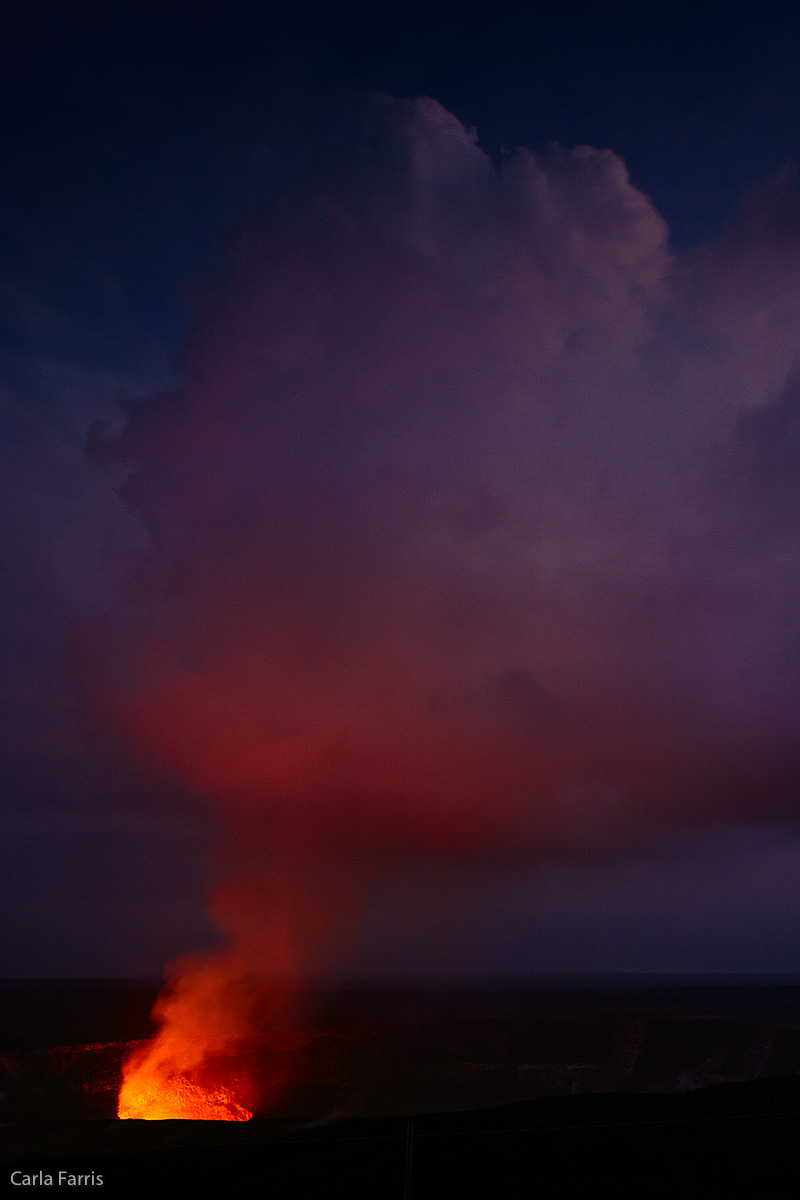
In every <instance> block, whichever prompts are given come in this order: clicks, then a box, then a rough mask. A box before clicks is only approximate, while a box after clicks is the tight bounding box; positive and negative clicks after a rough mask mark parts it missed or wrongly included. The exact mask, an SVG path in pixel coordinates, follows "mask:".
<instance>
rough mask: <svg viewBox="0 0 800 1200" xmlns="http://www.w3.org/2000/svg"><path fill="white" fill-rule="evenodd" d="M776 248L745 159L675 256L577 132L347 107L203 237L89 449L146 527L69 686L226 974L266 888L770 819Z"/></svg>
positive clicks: (783, 683)
mask: <svg viewBox="0 0 800 1200" xmlns="http://www.w3.org/2000/svg"><path fill="white" fill-rule="evenodd" d="M798 240H800V202H799V201H798V197H797V194H796V192H795V191H794V189H793V185H792V183H791V180H789V179H788V178H786V177H781V178H779V179H777V180H775V181H772V182H770V183H768V184H765V185H763V186H762V187H761V188H759V189H756V190H755V191H754V192H753V193H752V194H751V195H750V196H749V198H748V199H747V201H746V203H745V204H744V206H743V209H742V212H741V215H740V216H739V218H737V220H736V221H735V222H734V223H733V224H732V225H731V227H730V229H729V230H728V232H727V233H726V234H725V235H724V236H723V237H722V238H721V239H720V241H719V242H718V243H716V244H715V245H712V246H708V247H705V248H703V249H702V250H700V251H697V252H695V253H693V254H691V255H689V256H686V257H684V258H676V257H675V256H674V255H673V254H672V253H671V252H670V248H669V243H668V231H667V229H666V227H665V223H664V221H663V220H662V218H661V217H660V216H659V214H658V213H657V212H656V211H655V209H654V208H653V206H652V204H651V203H650V201H649V200H648V199H647V197H645V196H644V195H642V194H641V193H640V192H639V191H638V190H637V189H636V188H635V187H634V186H633V185H632V184H631V182H630V180H629V178H628V175H627V172H626V169H625V166H624V163H623V162H622V161H621V160H620V159H619V158H618V157H617V156H616V155H615V154H613V153H612V152H611V151H608V150H596V149H592V148H590V147H577V148H575V149H573V150H570V151H563V150H560V149H554V150H553V151H552V152H551V153H550V154H549V155H547V156H545V157H537V156H536V155H534V154H532V153H529V152H528V151H526V150H520V151H518V152H517V153H516V154H515V155H513V156H511V157H510V158H509V159H508V161H507V162H505V163H504V164H503V166H502V168H501V169H499V170H498V169H496V168H495V166H494V165H493V164H492V163H491V161H490V160H489V159H488V157H487V156H486V155H485V154H484V153H483V151H482V150H481V149H480V147H479V145H478V144H477V141H476V137H475V135H474V134H473V133H470V132H468V131H467V130H465V129H464V128H463V126H462V125H461V124H460V123H459V122H458V121H457V120H456V119H455V118H454V117H453V116H451V115H450V114H449V113H447V112H445V111H444V110H443V109H442V108H441V107H440V106H439V105H438V104H436V103H435V102H434V101H432V100H424V99H423V100H415V101H399V102H398V101H392V100H389V99H383V98H381V99H378V100H376V101H375V102H374V104H373V106H372V108H371V110H370V112H369V113H368V115H367V118H366V121H365V130H364V136H363V137H362V139H361V140H360V141H359V142H358V144H357V145H354V146H353V147H351V148H350V149H348V150H347V151H346V152H340V153H339V154H338V157H336V158H335V160H334V161H332V162H331V163H329V164H328V165H327V167H326V169H325V170H320V171H319V172H318V173H317V174H316V175H315V176H314V178H313V179H309V180H307V181H306V183H305V185H303V186H301V187H300V186H299V187H297V188H296V189H295V190H294V191H293V192H291V193H290V194H285V195H282V196H281V197H279V198H276V199H274V200H273V201H272V202H271V203H270V204H269V205H266V206H265V207H264V208H263V209H262V210H260V211H258V212H257V213H255V214H254V215H253V216H252V217H251V218H248V219H246V220H245V221H244V222H243V223H242V224H241V226H240V228H238V229H237V230H236V231H235V232H234V233H232V234H231V235H229V237H228V239H227V245H226V250H225V260H224V265H223V266H222V267H221V269H220V277H219V279H218V280H217V281H216V283H214V284H213V285H211V286H209V287H207V288H206V289H205V290H200V291H198V293H197V295H196V297H195V301H194V327H193V332H192V334H191V337H190V339H189V341H188V344H187V345H186V347H185V350H184V353H183V359H182V368H183V370H184V372H185V382H184V383H183V384H182V385H181V386H180V387H179V388H177V389H176V390H174V391H171V392H169V393H165V394H160V395H157V396H153V397H151V398H149V399H148V400H147V401H145V402H143V403H141V404H138V405H137V406H135V407H133V408H131V411H130V416H129V420H128V424H127V427H126V429H125V430H124V431H123V432H122V433H121V434H120V435H119V436H117V437H114V438H106V437H104V435H103V432H102V430H96V431H95V433H94V435H93V438H92V453H93V455H94V456H95V458H96V459H98V460H104V461H107V462H114V463H116V464H122V465H123V466H124V467H125V468H127V469H129V470H130V476H129V478H128V482H127V483H126V484H125V486H124V490H123V495H124V498H125V500H126V501H127V503H128V505H129V506H130V508H131V509H132V510H133V511H134V512H135V513H136V514H137V516H138V518H139V519H140V520H141V522H142V524H143V527H144V528H145V529H146V531H147V533H148V538H149V546H148V549H147V551H146V552H144V553H143V554H133V555H132V556H130V557H129V558H128V559H127V560H126V564H127V565H125V566H124V568H123V569H121V571H120V578H119V580H118V597H119V600H118V603H117V604H116V605H115V608H114V611H113V613H111V614H110V615H109V617H108V620H107V621H106V622H105V624H104V626H103V628H102V629H101V630H100V631H98V630H97V629H96V628H95V629H93V631H92V639H93V641H94V642H95V645H96V646H98V647H99V650H98V651H97V652H96V654H95V669H94V684H93V686H94V687H95V689H96V694H97V695H98V697H99V698H100V702H101V706H102V707H103V708H104V710H105V712H106V713H107V714H108V716H109V719H110V720H112V721H113V722H114V723H115V724H116V725H117V726H118V727H120V728H122V729H123V730H124V731H125V733H126V736H127V737H128V739H129V740H130V742H131V744H132V745H133V746H134V747H135V748H136V749H137V751H138V752H139V753H140V754H141V755H142V756H144V757H145V758H147V759H148V760H150V761H155V762H157V763H159V764H160V765H161V766H162V767H164V768H166V769H168V770H169V771H171V772H173V773H174V774H176V775H177V776H179V777H180V778H181V780H182V781H183V782H184V783H188V784H189V785H190V786H191V787H192V788H194V789H196V790H197V791H199V792H201V793H202V794H204V795H206V796H208V797H210V798H211V799H212V802H213V803H214V805H215V807H216V809H217V811H218V812H219V813H220V814H221V817H222V820H223V823H224V824H225V825H226V826H227V828H228V830H229V836H230V848H229V861H230V863H233V864H234V866H233V867H231V869H230V871H229V874H228V877H229V879H232V880H235V881H236V882H235V883H233V884H231V885H226V888H227V890H225V889H223V891H222V892H221V893H220V896H223V897H227V899H225V900H224V901H223V900H218V907H220V908H221V909H222V910H224V915H223V917H222V918H221V921H222V923H223V924H227V927H228V928H230V929H231V930H233V931H234V943H235V944H237V945H239V946H240V947H241V946H242V945H245V944H247V943H249V944H250V946H251V948H254V947H258V950H257V953H256V951H255V950H253V953H252V954H251V955H250V960H251V965H252V960H254V958H257V959H258V961H265V958H268V957H269V955H268V954H267V952H266V951H265V949H264V945H265V943H264V923H263V920H262V918H260V917H259V916H258V912H259V911H260V906H262V907H263V904H262V900H261V899H259V897H261V896H263V895H264V894H267V893H269V894H273V898H274V886H276V885H274V880H275V879H283V881H284V884H283V885H281V887H282V888H283V890H282V891H281V895H283V896H285V895H287V894H289V893H290V892H291V891H292V887H294V884H292V887H290V886H289V883H288V882H287V881H288V880H289V879H290V878H291V879H292V880H294V881H295V883H296V881H297V880H298V879H301V878H302V879H303V880H304V882H303V883H302V885H297V886H298V887H299V891H298V893H297V894H298V895H300V894H303V895H305V894H306V893H305V892H304V889H306V888H307V887H308V886H311V890H312V891H313V885H309V883H308V881H309V880H313V879H316V880H324V882H323V883H320V885H319V886H320V895H322V894H323V893H324V895H325V897H326V898H325V900H324V901H321V902H320V903H321V905H322V907H328V908H329V909H331V910H336V911H339V909H340V908H341V904H340V901H339V899H334V898H333V897H334V896H336V895H338V889H339V883H338V882H337V874H341V872H340V871H339V867H340V865H341V863H342V862H344V861H347V863H348V864H350V865H349V867H348V870H350V871H351V872H352V875H353V877H354V878H356V877H357V876H358V873H359V871H360V870H361V869H362V868H363V864H365V863H368V862H369V861H370V860H372V861H374V859H375V856H385V855H397V854H402V853H404V852H405V851H407V850H413V851H414V852H415V853H418V852H419V851H422V852H430V853H433V854H437V855H442V854H446V855H450V854H457V855H463V854H469V855H478V856H481V855H517V854H519V853H523V854H531V853H534V854H535V853H547V854H552V853H558V854H563V853H567V854H571V853H576V854H581V855H583V854H585V853H587V852H592V853H594V852H596V851H597V849H598V848H602V847H603V846H604V845H618V844H619V843H620V842H622V843H624V842H626V841H627V840H629V839H632V838H635V837H637V836H638V835H639V834H641V833H643V832H645V831H647V830H649V829H653V828H656V827H659V826H663V825H665V824H667V825H672V824H678V825H680V824H684V823H691V822H693V821H708V820H709V819H712V820H715V819H723V820H725V819H730V820H732V821H740V820H742V819H744V820H752V819H756V820H757V819H762V818H770V817H775V816H780V815H782V814H786V813H788V812H789V811H791V809H792V807H793V806H794V805H795V804H796V799H795V796H796V792H797V784H798V782H800V762H799V761H798V754H797V750H796V721H797V714H798V706H799V704H800V657H798V648H799V647H800V641H798V634H800V618H798V615H797V614H798V612H799V611H800V608H799V607H798V603H797V601H798V599H800V572H799V571H798V555H797V549H796V547H797V539H796V535H797V532H798V529H797V519H796V517H795V515H794V514H795V510H796V506H797V497H798V475H797V469H796V467H795V450H796V437H797V435H796V433H795V427H796V425H797V415H796V412H797V405H798V397H799V396H800V392H798V390H797V384H796V382H795V380H796V376H797V367H798V357H799V356H800V338H799V337H798V332H799V331H800V321H799V320H798V318H799V317H800V308H799V305H800V268H798V267H797V263H798V262H800V257H798V255H797V248H798V247H797V243H798ZM355 863H358V864H361V865H359V866H358V867H356V866H355V865H354V864H355ZM235 864H238V865H235ZM287 864H289V865H287ZM284 885H285V886H284ZM270 889H272V891H270ZM342 903H343V902H342ZM280 908H281V905H280V903H278V902H277V901H275V903H274V905H273V911H278V910H279V909H280ZM313 908H314V905H313V904H311V903H309V902H308V901H307V898H306V899H302V900H298V902H297V904H296V905H295V910H294V911H295V913H296V914H297V913H300V912H302V913H303V920H302V921H301V922H300V925H301V926H302V929H300V926H299V925H298V922H297V920H296V919H295V918H292V919H291V920H287V922H286V927H288V926H289V925H293V926H296V927H297V929H299V932H297V929H296V930H295V934H292V937H293V938H294V940H295V941H296V942H297V943H303V944H306V943H310V942H313V941H314V936H315V935H313V933H312V932H309V929H310V927H311V926H313V925H314V921H313V920H311V919H310V918H309V916H308V914H309V912H311V911H312V910H313ZM243 913H247V914H249V915H247V916H246V917H243V916H242V914H243ZM259 921H261V925H260V929H261V932H260V933H258V934H256V933H254V932H253V930H254V929H255V927H256V926H258V925H259ZM245 928H246V929H247V930H249V931H250V932H248V933H243V932H242V930H243V929H245ZM270 928H271V927H270ZM269 936H270V937H271V936H272V933H270V934H269ZM271 944H273V943H271ZM279 957H280V956H279ZM246 958H247V955H245V959H246ZM243 962H244V959H242V960H241V961H240V962H239V967H241V966H242V963H243Z"/></svg>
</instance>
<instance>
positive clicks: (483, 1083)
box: [0, 981, 800, 1200]
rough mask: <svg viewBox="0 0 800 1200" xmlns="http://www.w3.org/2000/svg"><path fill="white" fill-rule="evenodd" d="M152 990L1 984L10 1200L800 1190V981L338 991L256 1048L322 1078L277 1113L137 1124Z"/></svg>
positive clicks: (544, 1196)
mask: <svg viewBox="0 0 800 1200" xmlns="http://www.w3.org/2000/svg"><path fill="white" fill-rule="evenodd" d="M153 994H154V993H153V988H146V987H142V988H140V989H132V988H130V987H125V988H112V987H106V988H105V989H99V988H97V987H92V988H90V987H85V988H83V989H82V990H81V989H79V988H75V987H73V988H71V989H68V990H63V989H61V990H53V989H52V988H51V989H47V988H43V987H41V986H40V987H37V988H31V987H28V988H27V989H26V988H24V987H21V986H17V987H15V988H7V989H5V990H4V991H2V992H0V1028H1V1029H2V1035H0V1072H1V1073H0V1092H2V1099H0V1104H2V1109H1V1110H0V1112H1V1113H2V1115H0V1120H2V1121H3V1122H4V1125H3V1127H2V1129H0V1160H2V1165H0V1179H2V1180H3V1183H4V1185H5V1186H6V1188H7V1190H8V1192H9V1194H17V1195H30V1194H31V1193H30V1189H31V1188H36V1189H37V1191H36V1194H42V1190H43V1189H44V1188H47V1189H48V1190H47V1191H46V1192H45V1193H44V1194H46V1195H53V1194H55V1193H56V1190H57V1189H58V1180H59V1171H63V1172H66V1173H67V1177H68V1176H73V1177H80V1176H84V1182H83V1183H81V1184H80V1185H78V1184H74V1185H72V1186H70V1185H68V1184H67V1183H66V1182H65V1183H64V1184H63V1185H62V1186H63V1187H65V1188H67V1191H66V1193H64V1192H60V1191H59V1192H58V1194H68V1195H76V1194H81V1195H85V1194H86V1193H87V1192H88V1193H91V1194H102V1195H108V1196H154V1197H157V1196H177V1197H181V1196H194V1195H200V1194H201V1193H202V1192H204V1191H207V1190H208V1189H209V1188H210V1189H211V1193H212V1194H219V1195H220V1196H226V1197H227V1196H232V1197H240V1196H241V1197H250V1196H253V1197H255V1196H259V1197H260V1196H264V1197H269V1198H270V1200H305V1198H306V1197H317V1196H319V1197H326V1196H338V1195H343V1194H348V1195H353V1196H358V1197H361V1196H364V1197H370V1198H371V1197H380V1198H381V1200H383V1198H384V1197H385V1198H387V1200H392V1198H394V1197H396V1198H397V1200H412V1198H413V1200H426V1198H430V1200H433V1198H434V1197H436V1198H437V1200H439V1198H442V1200H444V1198H447V1197H451V1196H452V1197H462V1196H475V1197H487V1198H490V1197H491V1198H492V1200H494V1198H495V1197H497V1198H499V1200H504V1198H506V1197H508V1198H509V1200H511V1198H516V1197H539V1198H541V1200H550V1197H553V1198H555V1197H572V1196H574V1197H584V1196H585V1197H590V1196H595V1195H598V1196H599V1195H601V1194H603V1195H606V1194H608V1195H611V1196H614V1197H620V1198H625V1200H627V1198H628V1197H630V1198H631V1200H633V1198H634V1197H635V1198H636V1200H639V1198H648V1200H649V1198H651V1197H652V1198H654V1200H661V1198H662V1197H663V1198H664V1200H666V1198H670V1200H673V1198H678V1197H689V1198H693V1197H698V1198H699V1197H703V1198H706V1197H710V1198H714V1197H719V1198H720V1200H723V1198H725V1200H729V1198H730V1200H733V1198H739V1197H741V1198H744V1197H747V1198H748V1200H750V1198H752V1200H762V1198H763V1200H779V1198H783V1197H787V1198H788V1197H789V1196H791V1197H793V1198H794V1197H795V1196H796V1195H797V1194H798V1193H799V1191H800V1074H798V1072H800V987H798V986H797V984H796V982H794V983H793V984H791V985H790V984H788V983H775V984H774V985H773V986H771V987H764V986H761V987H754V986H752V985H751V984H733V983H728V984H725V985H723V984H719V983H716V984H714V985H713V986H711V985H708V986H707V985H705V984H698V983H697V982H695V983H693V984H691V985H688V984H684V985H683V986H677V985H673V986H668V985H665V984H664V983H663V981H662V982H661V983H652V984H651V985H650V986H647V987H638V988H628V989H626V988H624V987H622V986H620V987H616V988H615V987H611V986H607V987H604V988H602V989H600V988H586V987H577V986H575V987H571V988H561V989H560V990H559V989H558V988H554V987H550V988H547V989H543V990H541V989H538V990H537V989H536V988H534V987H517V988H513V989H512V988H506V989H504V990H498V989H484V990H481V989H478V988H460V989H453V990H451V991H444V990H442V989H441V988H440V989H420V990H414V989H412V988H409V987H407V988H399V989H395V990H393V991H392V990H389V989H386V988H384V989H379V990H377V991H376V990H374V989H366V988H364V989H350V990H349V991H342V990H339V991H337V992H335V993H332V992H331V993H323V992H320V993H318V994H317V996H316V997H312V1002H311V1003H310V1005H309V1006H308V1009H307V1012H306V1014H305V1022H304V1025H305V1028H304V1029H297V1028H294V1029H287V1030H283V1031H280V1030H279V1031H273V1033H272V1034H271V1035H265V1037H264V1039H263V1041H262V1043H260V1044H259V1045H258V1046H257V1047H255V1048H254V1054H256V1056H257V1057H258V1058H259V1062H261V1063H262V1064H263V1068H264V1069H265V1070H267V1071H268V1070H270V1069H271V1067H272V1066H274V1065H276V1064H278V1065H279V1064H280V1060H281V1056H285V1055H287V1054H291V1055H292V1056H293V1062H294V1063H295V1064H300V1065H301V1072H300V1074H301V1076H302V1082H301V1083H299V1084H298V1086H297V1087H296V1088H294V1089H293V1090H292V1091H291V1092H289V1093H287V1094H286V1096H285V1097H284V1098H283V1099H282V1101H281V1103H280V1105H279V1106H278V1107H277V1108H272V1109H271V1111H270V1112H268V1113H267V1112H265V1113H258V1114H256V1117H255V1118H254V1119H253V1120H252V1121H249V1122H243V1123H236V1122H231V1123H228V1122H182V1121H169V1122H136V1121H126V1122H120V1121H117V1120H115V1119H114V1112H115V1100H116V1089H117V1086H118V1082H119V1069H120V1063H121V1061H122V1058H123V1055H124V1054H125V1053H126V1049H127V1048H128V1047H129V1046H130V1044H131V1042H135V1041H137V1040H138V1039H139V1038H141V1037H145V1036H147V1034H148V1032H149V1023H148V1015H147V1014H148V1011H149V1007H150V1004H151V1002H152V999H153ZM14 1172H18V1174H15V1175H14V1176H13V1178H14V1181H16V1183H17V1184H18V1186H13V1185H12V1173H14ZM48 1176H49V1177H50V1178H52V1181H53V1182H52V1185H49V1184H48V1182H47V1179H48ZM92 1176H93V1177H94V1181H95V1182H94V1183H92V1182H91V1178H92ZM100 1176H102V1178H103V1185H102V1187H101V1186H100V1185H99V1182H98V1181H99V1177H100ZM87 1177H88V1180H87ZM26 1178H27V1179H28V1180H30V1182H29V1183H28V1184H26V1183H25V1182H24V1181H25V1179H26ZM65 1178H66V1177H65Z"/></svg>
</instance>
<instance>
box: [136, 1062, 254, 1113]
mask: <svg viewBox="0 0 800 1200" xmlns="http://www.w3.org/2000/svg"><path fill="white" fill-rule="evenodd" d="M252 1115H253V1114H252V1113H251V1112H250V1110H249V1109H247V1108H244V1107H243V1106H242V1105H241V1104H238V1103H237V1102H236V1101H235V1100H234V1098H233V1096H232V1095H231V1092H230V1091H229V1089H228V1088H225V1087H217V1088H214V1089H208V1088H203V1087H199V1086H198V1085H197V1084H196V1083H192V1082H191V1081H190V1080H189V1079H187V1078H186V1076H185V1075H179V1074H175V1075H171V1076H166V1077H155V1076H148V1075H147V1074H145V1075H144V1076H142V1074H141V1073H139V1074H137V1075H134V1076H133V1077H132V1078H130V1079H128V1080H126V1081H125V1083H124V1084H123V1086H122V1088H121V1089H120V1095H119V1103H118V1105H117V1116H118V1117H119V1118H120V1120H121V1121H129V1120H139V1121H249V1120H250V1118H251V1117H252Z"/></svg>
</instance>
